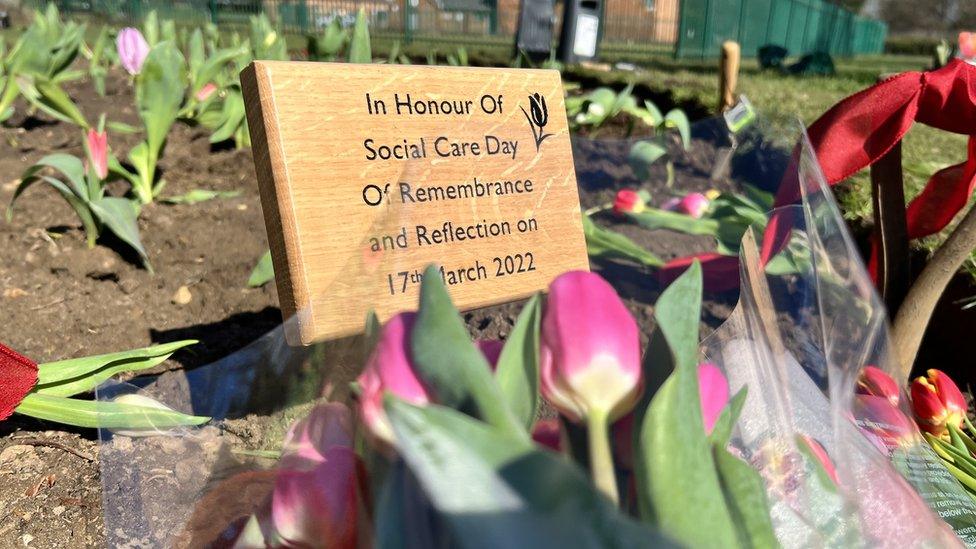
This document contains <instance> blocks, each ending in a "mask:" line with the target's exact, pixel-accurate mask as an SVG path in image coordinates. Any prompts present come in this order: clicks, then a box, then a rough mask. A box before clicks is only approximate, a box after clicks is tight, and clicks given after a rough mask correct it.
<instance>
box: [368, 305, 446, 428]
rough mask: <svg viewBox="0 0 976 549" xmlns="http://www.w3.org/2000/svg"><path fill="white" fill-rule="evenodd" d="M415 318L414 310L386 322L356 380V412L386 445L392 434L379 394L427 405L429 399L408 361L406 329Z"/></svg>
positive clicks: (410, 327) (411, 327)
mask: <svg viewBox="0 0 976 549" xmlns="http://www.w3.org/2000/svg"><path fill="white" fill-rule="evenodd" d="M416 319H417V314H416V313H400V314H398V315H396V316H394V317H393V318H391V319H390V320H389V321H388V322H387V323H386V325H385V326H384V327H383V333H382V334H381V335H380V339H379V341H378V342H377V343H376V348H374V349H373V354H372V355H371V356H370V357H369V361H368V362H367V363H366V368H365V369H364V370H363V373H362V374H360V375H359V378H358V379H357V381H358V382H359V386H360V388H361V389H362V394H360V396H359V411H360V414H361V415H362V419H363V423H364V424H365V425H366V427H367V428H368V429H369V431H370V433H371V434H372V435H373V436H374V437H375V438H376V439H377V440H379V441H382V442H384V443H386V444H392V443H393V441H394V436H393V427H392V426H391V425H390V422H389V420H388V419H387V417H386V411H385V410H384V409H383V395H384V394H385V393H386V392H387V391H389V392H390V393H392V394H393V395H396V396H397V397H399V398H401V399H403V400H405V401H407V402H409V403H411V404H416V405H423V404H427V403H428V402H430V398H431V395H430V392H429V391H428V390H427V388H426V387H424V384H423V382H421V381H420V379H419V378H418V377H417V373H416V371H415V370H414V367H413V364H411V362H410V332H411V330H413V324H414V322H415V321H416Z"/></svg>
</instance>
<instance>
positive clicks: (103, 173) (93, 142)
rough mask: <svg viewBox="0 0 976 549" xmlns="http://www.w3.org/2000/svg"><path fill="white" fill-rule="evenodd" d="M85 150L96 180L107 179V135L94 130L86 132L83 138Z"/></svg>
mask: <svg viewBox="0 0 976 549" xmlns="http://www.w3.org/2000/svg"><path fill="white" fill-rule="evenodd" d="M85 148H86V150H87V152H88V158H89V159H90V160H91V163H92V167H93V168H94V169H95V175H96V176H98V179H100V180H103V179H105V178H106V177H108V134H107V133H105V132H104V131H102V132H99V131H97V130H95V129H90V130H88V133H87V135H86V136H85Z"/></svg>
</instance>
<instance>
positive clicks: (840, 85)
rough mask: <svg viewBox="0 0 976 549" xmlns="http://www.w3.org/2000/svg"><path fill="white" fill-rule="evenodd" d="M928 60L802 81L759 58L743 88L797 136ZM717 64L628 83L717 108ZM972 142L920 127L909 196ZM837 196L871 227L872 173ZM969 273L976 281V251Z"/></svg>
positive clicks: (682, 65) (881, 63)
mask: <svg viewBox="0 0 976 549" xmlns="http://www.w3.org/2000/svg"><path fill="white" fill-rule="evenodd" d="M929 63H930V59H929V58H928V57H925V56H897V55H879V56H868V57H858V58H852V59H841V60H838V61H837V62H836V66H837V74H836V75H835V76H831V77H796V76H787V75H781V74H777V73H774V72H771V71H761V70H759V67H758V65H757V64H756V62H755V60H745V61H743V66H742V70H741V72H740V75H739V86H738V90H739V93H741V94H744V95H745V96H747V97H748V98H749V100H750V101H751V102H752V104H753V105H754V106H755V107H756V108H757V110H758V111H759V112H760V113H761V114H762V115H763V116H765V117H766V118H767V119H768V120H769V122H770V124H771V126H772V128H771V129H772V131H774V132H784V134H785V135H791V134H795V128H796V121H797V120H799V121H800V122H802V123H803V124H804V125H809V124H810V123H812V122H813V121H814V120H816V119H817V118H818V117H819V116H820V115H821V114H823V113H824V112H825V111H826V110H828V109H829V108H830V107H831V106H833V105H834V104H835V103H837V102H838V101H840V100H841V99H843V98H845V97H847V96H849V95H851V94H853V93H855V92H857V91H860V90H862V89H864V88H866V87H868V86H870V85H872V84H874V83H875V82H876V81H877V79H878V77H879V76H881V75H886V74H892V73H897V72H903V71H908V70H924V69H925V68H926V67H927V66H928V65H929ZM717 65H718V63H717V61H692V62H681V61H675V60H671V59H662V60H659V61H655V62H652V63H649V64H646V65H645V66H644V67H643V68H642V70H640V71H639V72H637V73H636V74H635V75H633V76H631V75H628V76H627V78H630V79H634V78H636V79H637V80H639V81H640V82H642V83H645V84H646V85H648V86H649V87H651V88H652V89H660V90H669V91H670V92H671V93H672V95H673V97H674V99H675V101H676V102H678V103H683V102H687V101H691V102H697V103H700V104H702V105H705V106H707V107H710V108H714V105H715V104H716V103H717V101H718V73H717ZM966 142H967V137H966V136H963V135H957V134H951V133H947V132H943V131H939V130H936V129H934V128H931V127H928V126H924V125H921V124H917V125H915V126H914V127H913V128H912V129H911V131H909V133H908V134H907V136H906V137H905V140H904V143H903V165H904V168H905V194H906V197H907V198H908V199H911V198H913V197H914V196H915V195H917V194H918V193H919V191H921V189H922V187H923V186H924V185H925V183H926V182H927V181H928V179H929V177H930V176H931V175H932V173H934V172H935V171H936V170H939V169H941V168H944V167H946V166H949V165H952V164H957V163H959V162H963V161H964V160H965V159H966ZM837 197H838V200H839V202H840V204H841V207H842V210H843V211H844V215H845V216H846V217H847V218H848V220H850V221H851V222H853V223H854V224H855V225H859V226H868V225H870V224H871V223H872V215H873V214H872V208H871V186H870V181H869V178H868V171H867V170H864V171H862V172H860V173H858V174H857V175H855V176H854V177H852V178H851V179H850V180H848V181H847V182H845V183H843V184H841V185H840V186H839V187H838V192H837ZM947 235H948V231H944V232H943V233H942V234H939V235H936V236H933V237H930V238H927V239H924V240H922V241H920V242H917V243H916V244H917V245H918V246H920V247H921V248H924V249H927V250H930V251H931V250H934V249H935V248H936V247H938V245H939V244H941V242H942V241H944V239H945V237H946V236H947ZM965 268H966V269H967V270H969V271H970V272H971V273H973V274H974V276H976V254H974V256H973V257H971V258H970V260H969V261H968V262H967V265H966V267H965Z"/></svg>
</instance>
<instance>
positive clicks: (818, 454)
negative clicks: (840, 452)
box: [800, 435, 840, 484]
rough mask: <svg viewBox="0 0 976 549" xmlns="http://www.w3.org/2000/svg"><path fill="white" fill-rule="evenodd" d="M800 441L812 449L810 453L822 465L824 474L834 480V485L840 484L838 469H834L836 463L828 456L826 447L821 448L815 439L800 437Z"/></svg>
mask: <svg viewBox="0 0 976 549" xmlns="http://www.w3.org/2000/svg"><path fill="white" fill-rule="evenodd" d="M800 439H801V440H802V441H803V442H804V443H805V444H806V445H807V448H809V449H810V453H812V454H813V457H814V458H815V459H816V460H817V462H818V463H820V466H821V467H823V470H824V472H825V473H827V476H828V477H830V480H832V481H833V482H834V484H840V479H838V477H837V468H836V467H834V462H833V461H831V459H830V456H829V455H828V454H827V450H825V449H824V447H823V446H821V445H820V443H819V442H817V440H816V439H814V438H813V437H809V436H807V435H800Z"/></svg>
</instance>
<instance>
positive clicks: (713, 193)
mask: <svg viewBox="0 0 976 549" xmlns="http://www.w3.org/2000/svg"><path fill="white" fill-rule="evenodd" d="M720 196H722V191H720V190H718V189H708V190H707V191H705V198H707V199H709V200H715V199H716V198H718V197H720Z"/></svg>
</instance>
